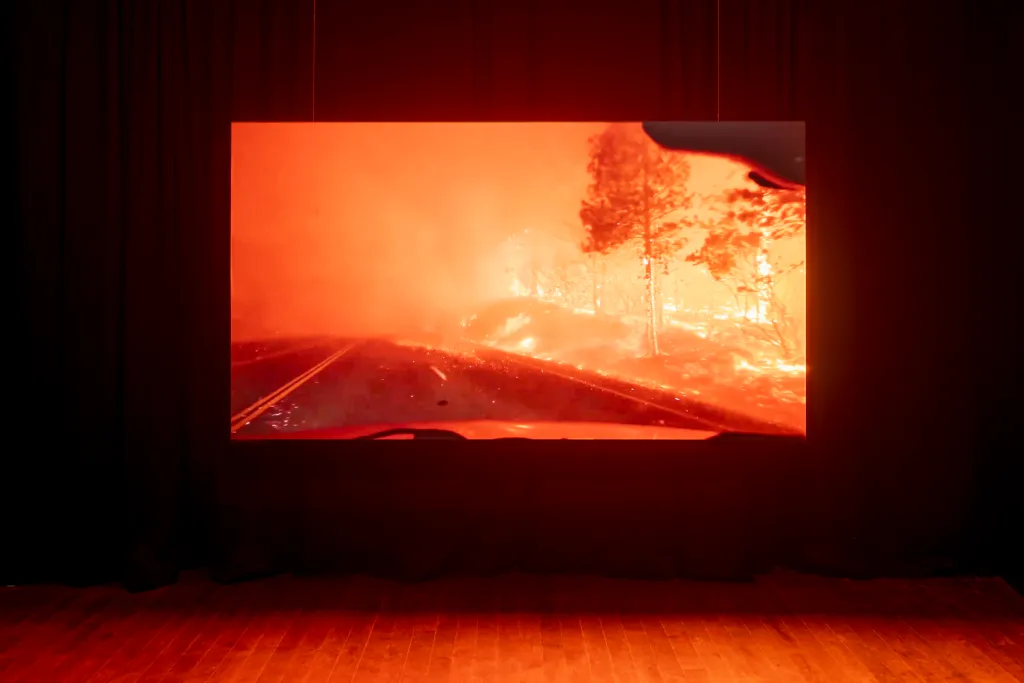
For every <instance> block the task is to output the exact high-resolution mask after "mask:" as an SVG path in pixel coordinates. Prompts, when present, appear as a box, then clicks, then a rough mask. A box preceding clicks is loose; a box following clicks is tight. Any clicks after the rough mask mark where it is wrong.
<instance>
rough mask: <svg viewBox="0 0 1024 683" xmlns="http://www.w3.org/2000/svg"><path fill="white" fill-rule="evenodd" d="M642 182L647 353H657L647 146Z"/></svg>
mask: <svg viewBox="0 0 1024 683" xmlns="http://www.w3.org/2000/svg"><path fill="white" fill-rule="evenodd" d="M642 167H643V183H644V282H645V284H646V285H647V292H646V296H645V298H646V299H647V354H648V355H649V356H657V355H658V326H657V317H656V311H657V309H656V306H657V297H656V296H655V294H656V289H655V283H654V239H653V237H652V235H651V198H650V190H651V187H650V183H649V182H648V179H647V148H646V147H645V148H644V157H643V164H642Z"/></svg>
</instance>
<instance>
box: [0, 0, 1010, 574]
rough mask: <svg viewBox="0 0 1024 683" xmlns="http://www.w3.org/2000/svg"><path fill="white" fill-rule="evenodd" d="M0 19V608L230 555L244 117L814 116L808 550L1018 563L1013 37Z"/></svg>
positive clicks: (350, 18) (666, 7)
mask: <svg viewBox="0 0 1024 683" xmlns="http://www.w3.org/2000/svg"><path fill="white" fill-rule="evenodd" d="M584 7H585V11H583V8H584ZM16 13H17V16H16V22H15V24H16V29H17V32H16V33H17V36H16V41H15V48H16V55H15V57H16V58H15V60H14V63H15V66H16V74H15V75H16V81H15V84H14V90H15V93H16V119H17V122H16V126H15V128H14V131H15V136H14V145H15V150H14V151H15V155H14V157H13V158H14V164H15V169H14V171H15V173H14V175H15V177H17V189H16V193H15V194H16V197H15V200H14V202H13V203H12V207H13V213H14V215H15V220H14V224H15V233H14V252H15V261H16V269H15V270H14V278H13V279H14V282H13V289H14V297H13V298H14V302H13V304H12V306H11V311H12V315H10V317H9V320H10V324H9V326H8V328H9V329H13V330H15V332H13V333H9V339H10V341H11V342H12V346H13V349H14V350H13V351H12V352H11V355H10V356H9V358H10V359H11V360H10V364H11V366H12V370H13V374H14V377H15V381H14V383H13V385H12V388H11V390H10V393H9V396H8V400H9V401H11V403H12V411H13V414H14V415H15V416H16V419H15V420H14V421H13V424H10V425H9V431H10V432H11V433H12V435H13V436H12V438H20V437H22V436H24V437H26V438H24V439H22V440H21V443H22V445H21V446H20V447H16V448H13V449H12V450H9V451H8V455H7V456H6V458H5V461H6V463H7V465H8V469H7V476H5V479H6V484H7V486H8V488H9V493H10V495H7V496H5V504H7V506H8V507H9V508H10V510H9V511H8V517H7V519H10V520H20V521H16V522H14V523H13V524H11V525H9V526H8V528H9V529H10V530H11V531H10V532H9V533H10V535H11V543H9V544H7V546H6V547H7V548H10V549H12V550H14V552H13V553H7V556H8V557H9V558H10V557H13V558H14V559H13V561H10V560H9V563H8V564H7V565H6V566H5V567H4V572H5V573H6V574H10V576H11V579H10V581H8V582H12V581H23V580H40V579H60V580H83V581H95V580H103V579H108V578H112V577H117V578H122V579H124V580H126V581H127V582H128V583H129V585H137V586H147V585H154V584H157V583H161V582H164V581H167V580H171V579H172V578H173V576H174V572H175V571H176V570H177V569H178V568H180V567H183V566H189V565H190V564H197V563H201V562H205V561H206V560H208V558H210V557H216V556H217V552H220V551H222V550H223V548H221V547H220V546H221V545H222V544H223V538H222V537H221V536H220V535H219V534H221V533H222V530H223V528H224V525H225V523H226V522H225V519H223V518H222V513H221V512H220V511H221V510H222V509H223V506H221V505H220V504H219V503H220V502H221V501H222V500H223V493H222V491H223V487H224V486H225V482H224V481H222V480H221V477H220V476H215V475H214V473H215V472H221V471H224V470H223V469H222V468H220V467H219V465H218V464H219V463H223V462H224V460H225V458H229V457H230V453H229V451H228V449H227V445H228V440H227V432H226V429H225V427H224V425H225V424H226V423H227V418H228V414H227V413H228V409H227V405H228V400H227V397H228V387H227V376H228V367H229V366H228V353H227V349H228V341H229V339H228V337H229V317H230V316H229V310H228V300H229V299H228V287H229V279H228V259H229V227H228V226H229V213H230V210H229V151H230V122H231V121H232V120H308V119H309V118H311V117H314V116H315V118H316V119H317V120H353V119H363V120H379V119H414V120H415V119H419V120H425V119H427V120H429V119H487V118H495V119H597V120H619V119H673V118H682V119H713V118H716V117H717V116H720V117H721V118H722V119H723V120H728V119H778V118H781V119H804V120H806V121H807V122H808V145H809V155H810V158H809V162H808V167H809V185H810V187H811V192H810V194H809V202H810V204H809V211H810V214H811V221H812V225H813V226H814V228H813V229H812V231H811V232H810V235H809V242H808V250H809V257H808V262H809V271H808V272H809V275H808V277H809V283H810V284H809V289H810V292H811V297H810V300H809V310H810V316H811V319H810V328H811V376H810V380H809V417H810V440H811V444H812V450H813V451H814V456H815V463H816V466H815V467H814V468H813V473H812V474H811V475H807V478H806V479H805V480H804V481H803V482H802V484H801V485H802V487H803V488H804V489H805V490H806V489H810V491H811V493H812V494H813V496H815V497H814V499H813V501H814V502H813V505H814V508H813V509H811V510H808V511H807V518H809V519H813V520H815V521H816V523H809V524H808V526H807V529H806V535H807V539H806V540H807V542H806V543H805V545H806V547H807V548H808V551H807V552H808V553H809V554H810V555H811V556H813V560H814V562H816V563H818V564H820V565H821V566H823V567H832V568H839V569H840V570H849V571H869V570H871V569H872V568H874V569H878V570H885V569H887V568H888V569H895V568H899V567H904V566H906V565H908V564H915V563H918V564H920V563H928V562H931V563H933V564H935V563H941V561H943V558H946V561H948V558H952V557H958V556H962V555H963V553H964V552H966V551H965V549H966V548H970V549H971V551H972V552H973V553H975V554H976V555H978V556H984V557H985V558H987V559H988V560H989V561H990V562H991V563H992V564H993V565H994V566H996V567H1006V566H1008V565H1006V564H1005V563H1006V562H1008V560H1006V559H1000V558H1001V557H1002V556H1001V555H1000V552H998V550H999V548H1001V547H1003V545H1005V544H1004V543H1003V539H1004V538H1006V533H1008V532H1009V531H1010V530H1011V529H1010V527H1009V526H1008V525H1009V524H1011V522H1008V521H1007V520H1011V519H1013V517H1012V514H1013V513H1014V512H1019V504H1018V503H1017V502H1016V500H1017V498H1016V497H1015V496H1014V495H1013V491H1012V488H1011V485H1008V484H1007V483H1006V482H1008V481H1012V477H1013V476H1014V475H1015V474H1016V475H1017V476H1019V472H1020V470H1019V465H1018V464H1017V463H1018V462H1019V461H1018V460H1015V459H1013V458H1012V456H1011V453H1012V452H1013V445H1012V444H1013V443H1014V441H1013V440H1014V439H1016V434H1015V433H1014V430H1013V429H1012V425H1013V424H1014V420H1015V417H1016V416H1017V415H1019V414H1020V412H1019V410H1018V407H1019V405H1020V402H1019V399H1018V398H1017V394H1016V390H1015V384H1016V379H1017V378H1018V377H1019V371H1017V370H1016V365H1017V363H1016V360H1015V358H1014V355H1015V354H1013V352H1012V349H1013V348H1014V347H1013V345H1012V344H1011V343H1010V342H1009V341H1008V339H1010V338H1012V337H1010V335H1009V333H1010V332H1011V327H1010V325H1011V324H1012V323H1010V322H1007V316H1005V315H1003V314H1002V313H1001V311H1002V310H1004V309H1002V308H1001V303H1000V302H1002V301H1005V300H1006V299H1007V298H1008V297H1007V296H1006V295H1007V293H1008V292H1011V291H1012V290H1013V289H1014V288H1015V287H1016V286H1017V283H1016V280H1017V279H1018V278H1014V277H1013V276H1012V274H1013V273H1014V271H1015V269H1014V265H1015V264H1014V260H1015V259H1016V258H1017V257H1016V256H1011V254H1019V253H1021V252H1020V250H1019V249H1014V248H1013V245H1014V244H1015V243H1016V244H1019V231H1017V232H1010V231H1008V230H1007V229H1006V226H1008V225H1009V224H1012V222H1013V220H1014V216H1013V211H1012V210H1008V209H1007V200H1006V198H1007V197H1009V196H1012V192H1010V189H1011V188H1010V186H1009V180H1008V178H1009V176H1008V175H1007V174H1005V173H1002V172H1001V171H1002V169H1004V168H1008V160H1009V159H1010V158H1012V157H1011V155H1009V154H1008V151H1009V150H1010V148H1011V145H1014V144H1018V143H1019V134H1018V133H1017V131H1016V130H1014V129H1013V128H1011V125H1013V123H1014V119H1013V117H1012V116H1011V114H1010V113H1009V109H1008V107H1009V106H1010V105H1009V99H1008V98H1006V97H1005V96H1004V93H1006V92H1008V91H1010V90H1012V85H1011V84H1012V83H1013V82H1014V81H1013V80H1011V77H1010V66H1009V65H1011V64H1013V63H1014V62H1013V59H1012V58H1013V57H1014V56H1016V57H1017V58H1018V60H1019V48H1016V50H1017V54H1016V55H1014V54H1011V45H1013V44H1014V43H1013V41H1011V37H1012V32H1013V31H1015V30H1016V31H1017V36H1018V38H1019V24H1014V23H1013V22H1012V21H1010V19H1011V17H1009V16H1008V15H1007V16H998V15H997V14H996V12H995V11H994V10H985V11H984V12H983V11H982V9H981V8H980V7H973V6H972V5H970V4H968V3H955V2H954V3H948V6H945V7H939V6H936V5H933V4H931V3H927V4H926V3H872V2H835V3H811V2H798V1H796V0H793V1H789V2H785V1H782V0H778V1H761V0H721V2H720V3H716V2H714V1H713V0H697V1H695V2H689V1H683V0H674V1H673V0H661V1H655V0H646V1H643V2H635V3H632V4H630V5H624V4H618V6H612V4H611V3H608V4H601V3H596V4H595V3H584V4H582V5H581V4H580V3H578V2H569V1H562V2H539V1H538V0H532V1H528V2H514V3H513V2H474V1H471V0H465V1H464V2H446V3H415V2H410V3H401V6H395V5H394V4H393V3H362V4H360V6H359V8H358V11H357V10H356V9H353V7H352V5H350V4H349V3H341V2H328V1H327V0H320V1H319V2H318V3H317V6H316V14H315V23H314V12H313V4H312V2H290V1H288V0H273V1H271V0H262V1H260V2H237V3H230V2H201V1H200V0H168V1H166V2H144V1H142V0H138V1H134V2H133V1H130V0H122V1H120V2H114V1H113V0H107V1H104V0H92V1H86V0H75V1H70V0H69V1H65V2H60V1H58V0H36V1H34V2H28V1H27V0H26V1H19V2H18V3H17V5H16ZM718 26H720V35H721V41H720V43H719V42H718V41H717V40H716V35H717V33H718V31H717V27H718ZM314 44H315V46H316V49H315V58H314ZM1015 44H1016V45H1019V44H1020V41H1019V40H1018V41H1017V42H1016V43H1015ZM1014 240H1015V242H1014ZM1011 317H1012V316H1011ZM1008 345H1009V347H1008ZM1004 362H1005V363H1006V365H1003V363H1004ZM26 444H31V445H30V446H29V445H26ZM215 465H218V466H215ZM1014 468H1016V469H1014ZM1018 481H1019V479H1018ZM256 503H257V504H258V501H256ZM211 550H212V551H215V552H214V553H213V554H212V555H211V552H210V551H211ZM1000 562H1003V564H1000ZM5 579H6V577H5Z"/></svg>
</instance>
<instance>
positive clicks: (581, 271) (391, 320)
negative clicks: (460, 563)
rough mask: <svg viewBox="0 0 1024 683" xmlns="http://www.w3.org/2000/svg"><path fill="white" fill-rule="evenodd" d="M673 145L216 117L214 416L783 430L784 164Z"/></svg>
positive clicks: (617, 126)
mask: <svg viewBox="0 0 1024 683" xmlns="http://www.w3.org/2000/svg"><path fill="white" fill-rule="evenodd" d="M704 125H705V126H711V127H712V128H714V124H704ZM722 125H723V126H724V125H727V124H722ZM733 125H735V124H733ZM714 130H719V131H720V132H721V130H725V129H714ZM801 130H802V128H801ZM695 149H696V151H688V150H687V149H669V148H667V147H665V146H662V145H661V144H658V143H657V142H655V141H654V139H652V138H651V137H650V136H649V135H648V134H647V132H645V128H644V127H643V126H642V125H641V124H640V123H612V124H609V123H315V124H313V123H280V124H278V123H237V124H234V126H233V130H232V195H231V213H232V216H231V220H232V226H231V230H232V235H231V239H232V249H231V313H232V320H231V340H232V344H231V402H232V405H231V412H232V418H231V433H232V435H233V436H234V437H235V438H271V437H276V438H281V437H285V438H358V437H364V438H414V437H422V436H435V437H441V438H459V437H464V438H470V439H472V438H503V437H528V438H600V439H609V438H625V439H703V438H707V437H709V436H711V435H713V434H715V433H719V432H722V431H744V432H751V431H754V432H763V433H791V432H792V433H802V432H803V431H804V429H805V404H806V387H805V378H806V361H805V354H806V321H805V298H806V295H805V273H804V258H805V252H806V248H805V190H804V189H803V186H802V185H785V184H783V185H780V184H778V183H776V182H774V181H772V180H771V179H770V178H769V179H767V180H766V179H765V178H764V177H763V174H761V175H759V171H758V170H757V169H756V168H754V167H753V166H752V165H751V163H749V162H747V161H744V160H743V158H742V156H737V155H735V154H731V155H727V156H718V155H716V154H712V153H708V151H707V150H705V149H703V148H701V146H700V145H696V146H695ZM801 153H802V152H801ZM801 161H802V158H801ZM424 430H429V431H424Z"/></svg>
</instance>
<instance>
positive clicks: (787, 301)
mask: <svg viewBox="0 0 1024 683" xmlns="http://www.w3.org/2000/svg"><path fill="white" fill-rule="evenodd" d="M694 159H695V157H694V156H692V155H687V154H682V153H678V152H671V151H667V150H664V149H662V148H660V147H658V146H657V145H655V144H654V143H653V142H651V141H650V139H649V138H647V136H646V135H644V134H643V132H642V130H641V129H640V127H639V126H638V125H635V124H611V125H609V126H608V127H607V128H606V129H605V130H604V131H602V132H601V133H599V134H598V135H595V136H593V137H592V138H591V139H590V150H589V163H588V167H587V168H588V173H589V175H590V178H591V182H590V185H589V187H588V188H587V191H586V196H585V197H584V198H583V199H582V201H581V208H580V211H579V220H580V222H581V224H582V226H583V227H584V228H585V231H586V238H585V240H584V241H583V243H582V244H580V245H578V248H577V249H575V250H574V251H573V250H566V249H564V248H563V247H564V245H558V244H556V243H557V242H558V240H557V239H552V238H548V237H547V236H545V235H543V234H537V233H536V232H534V233H531V232H530V231H528V230H525V231H523V232H522V233H520V234H518V235H515V236H513V237H510V238H509V240H508V243H507V245H506V246H507V252H506V256H507V260H508V264H507V266H506V271H507V273H508V275H509V293H510V294H511V295H512V297H513V298H516V299H520V300H529V302H527V301H521V304H520V305H519V306H518V307H517V306H515V305H509V304H508V303H505V304H502V305H501V306H493V307H492V308H491V309H490V311H489V313H490V315H489V317H490V318H492V319H491V320H490V323H489V324H481V323H480V316H474V318H473V320H472V321H470V324H467V325H466V327H467V328H468V332H469V334H470V336H478V335H479V334H480V332H477V330H480V329H481V328H483V329H484V330H486V331H484V332H483V335H482V339H483V340H486V341H487V342H488V343H491V344H493V345H495V346H499V347H501V348H503V349H505V350H508V351H512V352H515V353H521V354H525V355H531V356H535V357H539V358H544V359H548V360H557V361H561V362H564V363H568V364H571V365H574V366H577V367H588V368H591V369H599V370H600V371H601V372H602V373H610V374H614V375H619V376H623V377H627V378H629V379H631V380H633V381H637V382H642V383H649V384H653V385H657V386H658V387H660V388H665V389H671V390H673V391H678V392H680V393H683V394H689V395H695V396H700V397H702V398H704V399H706V400H708V401H710V402H714V403H718V404H720V405H727V406H729V407H730V408H734V409H737V410H745V411H746V412H748V413H750V414H752V415H754V416H756V417H758V418H761V419H766V420H770V421H773V422H777V423H782V424H785V425H787V426H789V427H793V428H796V429H799V430H803V429H805V425H806V422H805V415H804V414H805V404H806V389H805V379H806V339H805V331H806V327H805V290H804V283H805V275H804V255H805V253H806V252H805V242H804V237H805V227H806V213H805V212H806V199H805V194H804V192H803V191H796V190H775V189H766V188H762V187H760V186H758V185H757V184H755V183H754V182H753V181H751V180H749V179H748V178H746V176H745V175H744V174H739V173H737V174H734V175H733V176H732V178H731V179H730V182H727V183H724V184H720V185H718V186H717V187H711V188H706V187H705V188H697V187H695V185H696V183H692V182H691V179H692V168H691V166H692V164H691V162H692V161H693V160H694ZM554 251H558V252H560V253H561V254H563V256H562V257H561V258H558V259H555V260H551V259H545V258H543V255H544V254H546V253H551V252H554ZM708 283H711V284H713V285H714V286H713V287H711V288H709V287H708V286H707V285H708ZM698 291H699V292H700V295H697V296H690V295H691V294H695V293H697V292H698ZM709 292H710V293H709ZM486 317H488V316H485V319H486ZM585 319H588V320H585ZM473 323H475V324H473Z"/></svg>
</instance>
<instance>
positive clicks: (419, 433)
mask: <svg viewBox="0 0 1024 683" xmlns="http://www.w3.org/2000/svg"><path fill="white" fill-rule="evenodd" d="M389 436H411V437H412V438H413V439H449V440H456V441H468V439H466V437H464V436H463V435H462V434H459V433H458V432H453V431H451V430H450V429H414V428H411V427H398V428H395V429H385V430H384V431H382V432H374V433H373V434H366V435H365V436H357V437H355V440H359V439H386V438H388V437H389Z"/></svg>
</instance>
